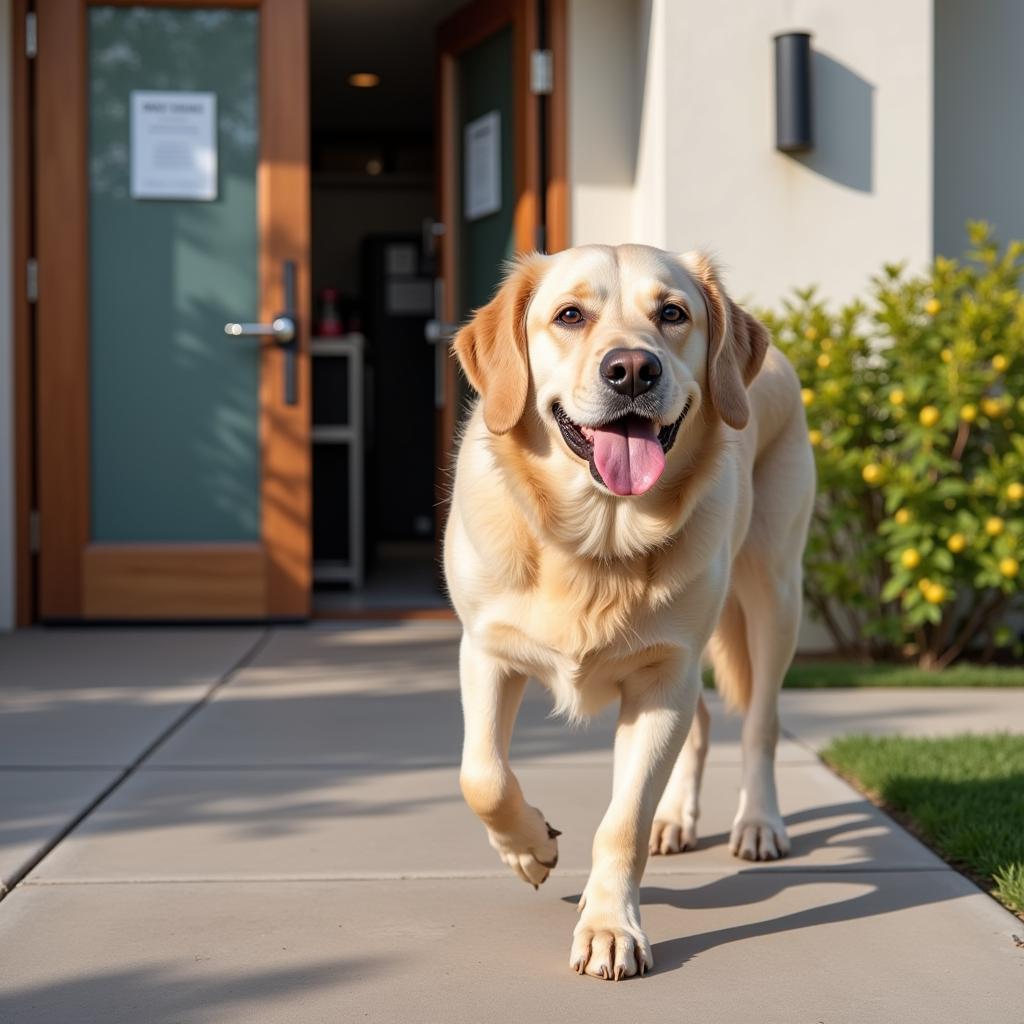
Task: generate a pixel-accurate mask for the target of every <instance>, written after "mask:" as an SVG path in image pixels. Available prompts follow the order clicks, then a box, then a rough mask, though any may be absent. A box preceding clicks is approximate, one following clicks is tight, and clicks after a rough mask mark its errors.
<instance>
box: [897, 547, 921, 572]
mask: <svg viewBox="0 0 1024 1024" xmlns="http://www.w3.org/2000/svg"><path fill="white" fill-rule="evenodd" d="M920 564H921V552H920V551H918V550H917V548H907V550H906V551H904V552H903V554H902V555H900V565H902V566H903V568H904V569H916V568H917V567H918V566H919V565H920Z"/></svg>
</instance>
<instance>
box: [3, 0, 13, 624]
mask: <svg viewBox="0 0 1024 1024" xmlns="http://www.w3.org/2000/svg"><path fill="white" fill-rule="evenodd" d="M11 202H12V196H11V5H10V0H0V630H5V629H10V628H11V627H12V626H13V625H14V409H13V404H14V403H13V392H12V387H11V381H12V378H13V376H14V364H13V345H12V338H13V333H14V324H13V320H12V312H11V278H12V266H11V262H12V256H13V248H12V247H13V242H14V240H13V238H12V237H11Z"/></svg>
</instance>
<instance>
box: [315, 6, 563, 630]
mask: <svg viewBox="0 0 1024 1024" xmlns="http://www.w3.org/2000/svg"><path fill="white" fill-rule="evenodd" d="M310 13H311V19H310V29H311V35H310V66H311V80H310V81H311V89H310V124H311V146H310V164H311V171H312V190H311V203H312V286H313V309H314V316H313V325H314V326H313V341H312V345H311V352H312V375H313V402H312V422H313V428H312V446H313V459H312V463H313V558H314V565H313V580H314V595H313V596H314V600H313V608H314V613H315V614H319V615H321V616H334V615H338V616H346V615H352V616H355V615H361V614H372V613H385V614H387V613H396V612H398V611H403V612H407V611H413V610H414V611H417V612H428V613H429V612H437V611H441V610H443V609H445V608H447V601H446V599H445V597H444V594H443V590H442V586H441V582H440V578H441V574H440V566H439V555H440V547H439V537H440V533H441V528H442V527H443V517H444V508H445V506H444V496H445V493H446V487H447V475H446V474H447V472H448V468H449V464H450V456H451V451H452V447H453V444H454V438H455V435H456V432H457V423H458V419H459V417H460V413H461V410H462V409H463V408H464V406H465V401H464V400H465V386H464V384H463V383H462V382H461V381H460V379H459V376H458V374H457V371H456V368H455V365H454V361H453V360H452V359H451V358H450V357H449V347H448V342H449V341H450V340H451V337H452V335H453V332H454V326H455V325H456V324H458V323H459V322H460V321H462V320H463V319H464V318H465V316H466V315H467V314H468V313H469V311H470V310H471V309H473V308H474V307H476V306H479V305H481V304H483V303H484V302H486V301H487V299H488V298H489V297H490V295H491V293H492V291H493V289H494V287H495V286H496V284H497V282H498V280H499V278H500V275H501V269H502V264H503V262H504V261H505V260H506V259H508V258H509V257H511V256H513V255H514V254H515V253H516V252H518V251H523V250H528V249H545V248H546V249H548V250H551V251H553V250H555V249H558V248H561V247H563V246H564V244H565V235H566V230H567V225H566V215H565V163H566V160H565V136H566V132H565V116H564V89H559V88H558V87H557V86H555V85H554V83H555V82H556V81H558V80H559V71H558V70H556V61H560V62H561V69H562V70H561V80H562V81H564V52H565V47H564V40H565V15H564V3H563V2H561V0H468V2H467V0H381V2H379V3H377V4H375V5H374V6H373V7H372V8H368V7H367V5H366V4H364V3H360V2H358V0H312V2H311V11H310ZM428 325H429V326H430V330H428V329H427V328H428Z"/></svg>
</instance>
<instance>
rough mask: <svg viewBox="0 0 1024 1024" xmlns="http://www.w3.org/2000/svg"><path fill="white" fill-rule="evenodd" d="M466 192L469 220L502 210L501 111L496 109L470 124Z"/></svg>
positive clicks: (467, 135) (467, 128) (465, 146)
mask: <svg viewBox="0 0 1024 1024" xmlns="http://www.w3.org/2000/svg"><path fill="white" fill-rule="evenodd" d="M463 152H464V153H465V167H464V168H463V171H464V176H463V180H464V181H465V195H464V196H463V208H464V212H465V216H466V220H479V219H480V218H481V217H486V216H487V215H488V214H490V213H497V212H498V211H499V210H500V209H501V112H500V111H497V110H492V111H491V112H490V113H489V114H484V116H483V117H478V118H477V119H476V120H475V121H470V122H469V124H467V125H466V130H465V144H464V147H463Z"/></svg>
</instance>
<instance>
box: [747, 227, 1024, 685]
mask: <svg viewBox="0 0 1024 1024" xmlns="http://www.w3.org/2000/svg"><path fill="white" fill-rule="evenodd" d="M968 230H969V236H970V242H971V248H970V249H969V251H968V253H967V255H966V258H965V259H963V260H953V259H947V258H944V257H939V258H937V259H936V260H935V262H934V264H933V265H932V266H931V267H930V268H929V270H928V272H927V273H924V274H916V275H915V274H910V273H908V272H907V270H906V268H905V267H903V266H902V265H895V264H893V265H888V266H886V267H884V268H883V270H882V272H881V274H879V275H878V276H877V277H876V278H874V279H873V281H872V283H871V286H870V288H869V290H868V295H867V297H866V299H865V300H864V301H859V300H858V301H854V302H851V303H849V304H847V305H844V306H841V307H839V308H834V307H831V306H829V305H828V304H827V303H825V302H824V301H823V300H821V299H820V298H819V297H818V295H817V294H816V292H815V290H814V289H806V290H803V291H796V292H795V293H794V295H793V297H792V298H791V299H789V300H787V301H786V302H785V303H784V304H783V307H782V309H781V310H780V311H778V312H773V313H768V314H766V315H764V320H765V323H766V324H767V325H768V327H769V329H770V330H771V331H772V333H773V334H774V336H775V339H776V342H777V343H778V344H779V346H780V347H781V348H782V349H783V350H784V351H785V352H786V354H787V355H788V356H789V358H790V360H791V361H792V362H793V364H794V366H795V367H796V370H797V372H798V374H799V375H800V380H801V384H802V392H801V396H802V400H803V405H804V409H805V411H806V415H807V421H808V427H809V430H810V439H811V444H812V446H813V448H814V452H815V458H816V463H817V469H818V498H817V503H816V508H815V514H814V519H813V522H812V526H811V534H810V538H809V541H808V547H807V554H806V561H805V569H806V572H805V592H806V597H807V601H808V603H809V605H810V607H811V608H812V610H813V611H814V612H815V613H816V614H817V615H818V617H819V618H820V619H821V620H822V621H823V622H824V624H825V625H826V626H827V628H828V629H829V631H830V633H831V635H832V637H833V639H834V641H835V643H836V646H837V648H838V649H839V650H841V651H842V652H844V653H846V654H848V655H852V656H861V657H863V656H871V657H880V658H884V657H890V658H891V657H901V656H911V657H914V658H916V659H917V661H918V662H919V663H920V664H921V665H922V666H924V667H931V668H941V667H943V666H944V665H947V664H949V663H950V662H951V661H953V660H955V659H956V658H957V657H960V656H961V655H963V654H964V653H966V652H967V651H968V650H970V651H971V652H972V656H974V655H980V656H982V657H984V658H991V657H992V656H993V655H995V654H996V653H997V652H1001V651H1009V650H1013V649H1016V651H1017V653H1020V638H1019V637H1018V636H1017V635H1015V633H1014V631H1013V630H1012V628H1011V625H1010V624H1011V623H1012V622H1013V613H1014V611H1015V610H1019V609H1020V608H1021V602H1022V596H1024V574H1022V568H1021V563H1022V562H1024V292H1022V290H1021V282H1022V275H1024V243H1021V242H1012V243H1010V244H1009V245H1008V246H1006V247H1005V248H1001V247H1000V246H998V245H997V243H996V242H995V241H994V240H993V238H992V235H991V232H990V230H989V228H988V227H987V225H984V224H971V225H969V227H968Z"/></svg>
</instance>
